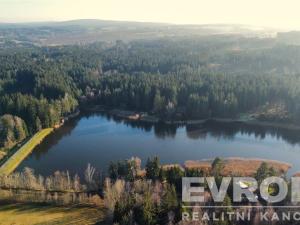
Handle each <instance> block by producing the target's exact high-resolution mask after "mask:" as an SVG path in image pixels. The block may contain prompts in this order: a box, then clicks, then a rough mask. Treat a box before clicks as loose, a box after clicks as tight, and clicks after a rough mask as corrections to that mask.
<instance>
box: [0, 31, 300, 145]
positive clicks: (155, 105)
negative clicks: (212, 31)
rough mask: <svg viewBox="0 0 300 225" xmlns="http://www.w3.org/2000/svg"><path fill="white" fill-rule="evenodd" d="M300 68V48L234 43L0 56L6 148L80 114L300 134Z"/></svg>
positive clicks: (164, 42) (207, 40)
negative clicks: (285, 128) (247, 125)
mask: <svg viewBox="0 0 300 225" xmlns="http://www.w3.org/2000/svg"><path fill="white" fill-rule="evenodd" d="M299 60H300V47H299V46H296V45H295V46H289V45H286V44H282V43H278V42H277V40H276V38H273V39H272V38H269V39H268V38H265V39H259V38H245V37H241V36H235V35H233V36H222V35H220V36H218V35H216V36H209V37H201V38H191V37H190V38H173V39H171V38H170V39H157V40H139V41H132V42H122V41H117V42H115V43H111V44H108V43H104V42H103V43H94V44H89V45H81V46H80V45H76V46H57V47H19V48H17V47H11V48H6V49H3V51H1V53H0V115H2V120H0V121H2V122H1V124H0V128H1V142H0V143H1V146H0V148H9V147H10V146H12V145H13V143H18V142H19V141H20V140H21V139H23V138H20V137H23V136H24V135H23V133H24V132H25V130H26V132H25V133H24V134H26V135H25V136H26V137H27V136H30V135H32V134H34V133H35V132H37V131H39V130H41V129H43V128H47V127H53V126H55V125H57V124H60V123H61V119H62V118H64V117H65V116H68V115H69V114H71V113H72V112H74V111H75V110H76V109H77V108H78V107H79V106H80V107H83V108H85V107H90V106H93V105H104V106H106V107H110V108H116V109H122V110H130V111H138V112H145V113H147V114H149V115H153V116H156V117H157V118H159V119H161V120H165V121H176V120H178V121H180V120H185V121H187V120H197V119H198V120H200V119H210V118H227V119H237V118H240V116H241V115H251V116H252V117H253V118H255V119H257V120H259V121H267V122H276V123H294V124H298V122H299V121H298V118H299V115H300V87H299V86H300V75H299V74H300V67H299V65H298V63H297V62H298V61H299ZM4 115H6V116H4ZM10 115H11V116H10ZM3 116H4V117H3ZM13 117H18V118H20V120H22V121H23V122H22V126H23V127H24V129H23V130H24V132H23V131H22V132H21V133H22V135H21V136H20V137H17V136H18V135H17V136H15V137H14V135H12V133H15V134H17V133H18V132H17V131H18V129H15V128H13V127H14V126H13V125H9V124H12V123H13V119H8V118H13ZM3 121H6V122H3ZM8 125H9V126H8ZM12 131H13V132H12ZM5 140H6V141H5ZM9 141H10V142H12V143H11V144H7V143H8V142H9ZM5 143H6V144H5Z"/></svg>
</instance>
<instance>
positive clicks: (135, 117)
mask: <svg viewBox="0 0 300 225" xmlns="http://www.w3.org/2000/svg"><path fill="white" fill-rule="evenodd" d="M84 110H85V111H87V112H102V113H108V114H109V115H112V116H116V117H118V118H121V119H126V120H129V121H140V122H146V123H153V124H156V123H164V124H167V125H177V126H186V125H201V124H203V123H206V122H209V121H215V122H220V123H242V124H246V125H253V126H262V127H271V128H280V129H287V130H295V131H298V130H300V125H296V124H293V123H282V122H276V121H274V122H270V121H261V120H257V119H239V118H218V117H212V118H206V119H198V120H196V119H195V120H166V119H161V118H159V117H157V116H156V115H148V114H147V113H144V112H138V111H130V110H121V109H110V108H108V107H105V106H94V107H92V108H89V109H84ZM145 114H147V115H145Z"/></svg>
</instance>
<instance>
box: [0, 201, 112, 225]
mask: <svg viewBox="0 0 300 225" xmlns="http://www.w3.org/2000/svg"><path fill="white" fill-rule="evenodd" d="M104 212H105V210H104V209H103V207H87V206H85V207H84V206H82V207H80V206H79V207H60V206H49V205H48V206H47V205H36V204H7V205H0V225H12V224H14V225H54V224H55V225H64V224H66V225H70V224H74V225H75V224H76V225H81V224H82V225H83V224H84V225H89V224H99V225H108V224H109V223H105V222H104V217H105V216H104V215H105V213H104Z"/></svg>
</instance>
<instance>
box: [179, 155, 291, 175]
mask: <svg viewBox="0 0 300 225" xmlns="http://www.w3.org/2000/svg"><path fill="white" fill-rule="evenodd" d="M262 162H266V163H267V164H268V165H269V166H271V167H273V168H274V169H275V170H276V171H278V172H279V173H286V172H287V171H288V170H289V169H290V168H291V165H290V164H288V163H284V162H279V161H275V160H262V159H248V158H247V159H243V158H225V159H224V169H223V170H222V175H224V176H227V175H240V176H253V175H254V174H255V172H256V171H257V169H258V168H259V167H260V165H261V163H262ZM211 163H212V161H211V160H205V161H192V160H190V161H186V162H185V164H184V167H185V168H189V169H202V170H205V171H210V170H211Z"/></svg>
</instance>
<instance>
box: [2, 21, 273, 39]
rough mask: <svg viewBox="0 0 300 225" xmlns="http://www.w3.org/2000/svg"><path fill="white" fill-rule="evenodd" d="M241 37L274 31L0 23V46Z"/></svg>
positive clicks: (232, 27) (225, 27)
mask: <svg viewBox="0 0 300 225" xmlns="http://www.w3.org/2000/svg"><path fill="white" fill-rule="evenodd" d="M203 35H243V36H247V37H273V36H274V35H276V31H274V30H271V29H266V28H262V27H252V26H246V25H235V24H229V25H228V24H214V25H210V24H208V25H174V24H166V23H144V22H127V21H106V20H93V19H90V20H72V21H64V22H37V23H17V24H13V23H8V24H7V23H0V45H1V43H2V45H3V44H4V43H5V44H12V45H13V44H17V45H69V44H86V43H92V42H98V41H107V42H114V41H116V40H123V41H131V40H138V39H158V38H164V37H172V38H174V37H186V36H203Z"/></svg>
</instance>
